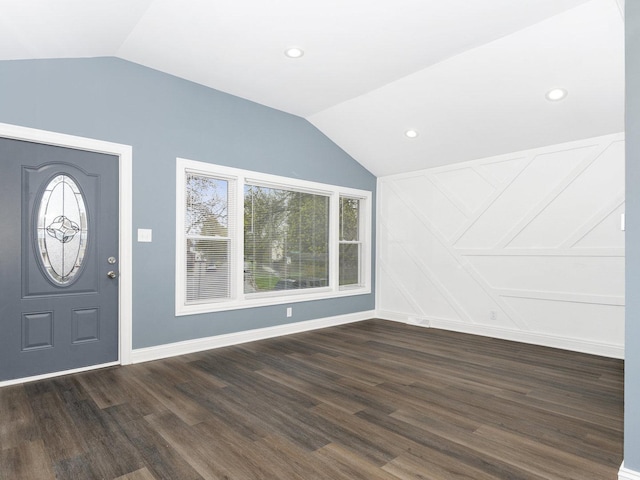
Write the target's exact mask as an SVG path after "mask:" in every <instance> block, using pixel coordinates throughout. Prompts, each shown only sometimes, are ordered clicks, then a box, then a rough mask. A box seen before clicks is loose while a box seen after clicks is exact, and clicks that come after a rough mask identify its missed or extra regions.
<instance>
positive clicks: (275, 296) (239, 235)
mask: <svg viewBox="0 0 640 480" xmlns="http://www.w3.org/2000/svg"><path fill="white" fill-rule="evenodd" d="M187 173H195V174H201V175H204V176H210V177H215V178H222V179H227V180H231V181H230V182H229V188H231V185H234V186H235V191H236V198H235V205H234V207H235V211H232V209H231V206H230V209H229V212H228V214H229V215H230V216H231V215H233V216H234V221H233V222H231V221H230V222H229V224H230V225H233V226H234V227H233V228H234V230H235V231H234V232H233V233H232V232H230V233H229V236H230V237H231V238H232V242H233V245H232V246H231V251H232V252H233V253H232V255H231V259H230V261H231V262H232V263H231V268H230V285H229V286H230V294H231V295H230V298H229V299H215V300H213V299H212V300H211V301H209V302H199V303H191V304H187V303H186V293H187V292H186V280H187V262H186V241H185V240H186V235H185V231H184V224H185V211H186V205H185V199H186V176H187ZM246 184H251V185H256V184H258V185H262V186H268V187H273V188H281V189H282V188H284V189H289V190H298V191H304V192H309V193H318V194H322V195H327V196H328V197H329V286H328V287H320V288H312V289H300V290H286V291H283V290H279V291H278V292H257V293H244V219H243V215H244V187H245V185H246ZM340 197H350V198H358V199H360V200H361V201H360V209H361V212H360V215H361V220H360V228H361V231H360V237H361V239H362V240H361V241H362V265H361V274H362V281H361V284H360V285H347V286H344V287H342V288H341V287H340V286H339V272H338V268H339V258H338V257H339V254H338V253H339V243H340V236H339V222H340ZM371 199H372V194H371V192H370V191H367V190H359V189H354V188H348V187H341V186H336V185H329V184H324V183H318V182H311V181H307V180H300V179H296V178H288V177H282V176H278V175H270V174H265V173H259V172H254V171H249V170H243V169H238V168H232V167H225V166H220V165H215V164H211V163H205V162H199V161H195V160H188V159H184V158H177V159H176V288H175V291H176V316H181V315H193V314H198V313H207V312H219V311H225V310H236V309H241V308H253V307H263V306H268V305H282V304H291V303H293V302H302V301H309V300H320V299H328V298H339V297H345V296H351V295H366V294H370V293H371V241H372V218H371V215H372V200H371ZM285 292H286V293H285Z"/></svg>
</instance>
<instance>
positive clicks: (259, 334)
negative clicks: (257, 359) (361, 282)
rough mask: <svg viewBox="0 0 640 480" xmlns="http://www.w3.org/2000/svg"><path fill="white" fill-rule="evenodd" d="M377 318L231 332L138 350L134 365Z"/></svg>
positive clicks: (355, 316) (340, 318)
mask: <svg viewBox="0 0 640 480" xmlns="http://www.w3.org/2000/svg"><path fill="white" fill-rule="evenodd" d="M374 317H375V312H374V311H368V312H358V313H352V314H348V315H340V316H336V317H327V318H319V319H317V320H307V321H305V322H296V323H287V324H284V325H276V326H274V327H266V328H258V329H255V330H247V331H244V332H236V333H228V334H224V335H217V336H215V337H206V338H197V339H195V340H186V341H184V342H176V343H169V344H165V345H158V346H155V347H147V348H137V349H135V350H133V352H132V353H131V361H132V363H141V362H149V361H151V360H159V359H161V358H168V357H175V356H176V355H185V354H187V353H195V352H201V351H203V350H211V349H213V348H220V347H228V346H231V345H238V344H240V343H246V342H253V341H256V340H264V339H266V338H273V337H279V336H282V335H290V334H292V333H301V332H307V331H310V330H317V329H319V328H326V327H334V326H336V325H344V324H347V323H354V322H360V321H362V320H369V319H371V318H374Z"/></svg>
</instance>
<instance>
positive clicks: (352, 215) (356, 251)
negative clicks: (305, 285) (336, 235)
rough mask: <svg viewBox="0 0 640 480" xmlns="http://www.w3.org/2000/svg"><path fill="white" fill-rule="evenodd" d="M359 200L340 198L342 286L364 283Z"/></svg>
mask: <svg viewBox="0 0 640 480" xmlns="http://www.w3.org/2000/svg"><path fill="white" fill-rule="evenodd" d="M360 202H361V200H360V199H359V198H349V197H340V253H339V255H340V261H339V265H340V282H339V283H340V286H341V287H346V286H360V285H361V281H362V272H361V266H362V258H361V257H362V242H361V240H360V235H361V230H362V227H361V225H360Z"/></svg>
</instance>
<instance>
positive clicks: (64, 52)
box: [0, 0, 624, 176]
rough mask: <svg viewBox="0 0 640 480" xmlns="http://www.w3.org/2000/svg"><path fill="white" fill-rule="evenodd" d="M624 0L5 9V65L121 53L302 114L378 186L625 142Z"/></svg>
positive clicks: (34, 1)
mask: <svg viewBox="0 0 640 480" xmlns="http://www.w3.org/2000/svg"><path fill="white" fill-rule="evenodd" d="M621 2H622V0H518V1H514V0H446V1H443V0H396V1H393V2H392V1H390V0H349V1H345V0H303V1H301V0H272V1H270V2H265V1H264V0H234V1H232V0H0V60H2V59H23V58H68V57H98V56H117V57H120V58H123V59H126V60H130V61H133V62H136V63H139V64H142V65H146V66H149V67H152V68H155V69H158V70H161V71H165V72H167V73H171V74H173V75H177V76H179V77H183V78H186V79H188V80H191V81H194V82H198V83H201V84H203V85H207V86H209V87H212V88H215V89H218V90H222V91H224V92H228V93H231V94H233V95H237V96H240V97H243V98H246V99H249V100H252V101H255V102H258V103H261V104H264V105H268V106H271V107H273V108H277V109H279V110H283V111H286V112H289V113H292V114H295V115H299V116H301V117H304V118H306V119H308V120H309V121H310V122H311V123H313V124H314V125H315V126H317V127H318V128H319V129H320V130H321V131H323V132H324V133H325V134H326V135H327V136H328V137H330V138H331V139H332V140H333V141H334V142H335V143H337V144H338V145H340V146H341V147H342V148H343V149H344V150H345V151H347V152H348V153H349V154H350V155H352V156H353V157H354V158H355V159H356V160H357V161H359V162H360V163H361V164H362V165H364V166H365V167H366V168H367V169H369V170H370V171H371V172H372V173H374V174H375V175H377V176H382V175H388V174H393V173H399V172H404V171H411V170H417V169H421V168H427V167H431V166H436V165H442V164H446V163H452V162H458V161H464V160H471V159H474V158H480V157H485V156H490V155H497V154H501V153H507V152H511V151H516V150H522V149H527V148H534V147H538V146H543V145H548V144H553V143H560V142H563V141H569V140H575V139H579V138H585V137H591V136H596V135H601V134H606V133H613V132H619V131H622V130H623V129H624V30H623V28H624V22H623V20H622V14H621V11H622V8H621V5H622V3H621ZM289 46H299V47H301V48H303V49H304V50H305V55H304V56H303V57H302V58H300V59H295V60H294V59H289V58H287V57H285V56H284V54H283V52H284V50H285V48H287V47H289ZM556 86H559V87H563V88H566V89H567V90H568V91H569V95H568V97H567V98H566V99H565V100H563V101H561V102H555V103H552V102H548V101H546V100H545V98H544V94H545V92H546V91H547V90H549V89H550V88H551V87H556ZM408 128H415V129H417V130H418V131H419V136H418V137H417V138H415V139H413V140H410V139H407V138H406V137H405V136H404V131H405V130H406V129H408Z"/></svg>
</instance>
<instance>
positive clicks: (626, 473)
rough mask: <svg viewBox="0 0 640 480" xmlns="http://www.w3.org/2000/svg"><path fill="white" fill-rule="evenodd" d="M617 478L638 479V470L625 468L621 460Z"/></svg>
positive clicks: (639, 477)
mask: <svg viewBox="0 0 640 480" xmlns="http://www.w3.org/2000/svg"><path fill="white" fill-rule="evenodd" d="M618 480H640V472H636V471H633V470H629V469H628V468H625V466H624V462H622V465H621V466H620V471H619V472H618Z"/></svg>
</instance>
